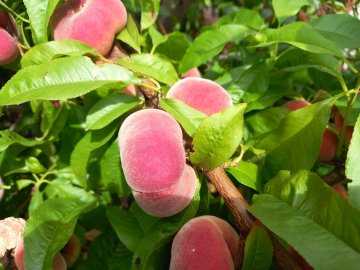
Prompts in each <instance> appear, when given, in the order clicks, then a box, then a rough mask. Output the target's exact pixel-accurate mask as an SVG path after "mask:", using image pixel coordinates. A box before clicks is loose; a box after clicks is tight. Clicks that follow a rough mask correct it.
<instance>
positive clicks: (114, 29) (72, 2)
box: [52, 0, 127, 55]
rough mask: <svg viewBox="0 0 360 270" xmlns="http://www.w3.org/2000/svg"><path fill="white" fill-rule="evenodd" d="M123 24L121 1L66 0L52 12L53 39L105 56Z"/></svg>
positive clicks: (123, 7)
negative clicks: (71, 41)
mask: <svg viewBox="0 0 360 270" xmlns="http://www.w3.org/2000/svg"><path fill="white" fill-rule="evenodd" d="M126 22H127V11H126V8H125V6H124V4H123V3H122V2H121V1H120V0H68V1H66V2H65V3H64V4H63V5H61V6H60V7H59V8H58V9H57V10H56V11H55V13H54V16H53V21H52V25H53V35H54V39H55V40H63V39H74V40H78V41H80V42H83V43H85V44H87V45H89V46H90V47H93V48H95V49H96V50H97V51H98V52H99V53H100V54H102V55H107V54H108V53H109V52H110V50H111V48H112V45H113V41H114V38H115V34H116V33H118V32H120V31H121V30H122V29H123V28H124V26H125V25H126Z"/></svg>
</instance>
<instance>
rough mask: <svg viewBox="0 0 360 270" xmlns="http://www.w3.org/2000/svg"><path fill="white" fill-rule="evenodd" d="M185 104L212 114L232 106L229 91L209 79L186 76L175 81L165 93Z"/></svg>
mask: <svg viewBox="0 0 360 270" xmlns="http://www.w3.org/2000/svg"><path fill="white" fill-rule="evenodd" d="M167 97H168V98H174V99H178V100H180V101H182V102H184V103H186V104H187V105H189V106H191V107H193V108H195V109H197V110H199V111H201V112H203V113H205V114H207V115H212V114H214V113H218V112H220V111H223V110H225V109H226V108H228V107H231V106H232V100H231V96H230V95H229V93H228V92H227V91H226V90H225V89H224V88H222V87H221V86H220V85H219V84H217V83H216V82H213V81H211V80H207V79H202V78H196V77H188V78H185V79H182V80H179V81H178V82H176V83H175V84H174V85H173V86H172V87H171V88H170V90H169V92H168V94H167Z"/></svg>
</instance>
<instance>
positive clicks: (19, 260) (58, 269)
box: [14, 239, 67, 270]
mask: <svg viewBox="0 0 360 270" xmlns="http://www.w3.org/2000/svg"><path fill="white" fill-rule="evenodd" d="M24 256H25V249H24V241H23V239H20V240H19V243H18V245H17V247H16V248H15V251H14V261H15V265H16V267H17V269H18V270H25V262H24V259H25V258H24ZM53 269H54V270H66V269H67V266H66V262H65V260H64V258H63V256H61V255H60V254H56V255H55V257H54V259H53Z"/></svg>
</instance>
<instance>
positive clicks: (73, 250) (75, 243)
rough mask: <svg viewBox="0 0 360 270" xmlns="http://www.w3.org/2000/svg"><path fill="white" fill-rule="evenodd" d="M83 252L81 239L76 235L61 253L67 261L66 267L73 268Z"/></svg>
mask: <svg viewBox="0 0 360 270" xmlns="http://www.w3.org/2000/svg"><path fill="white" fill-rule="evenodd" d="M80 252H81V243H80V240H79V238H78V237H77V236H76V235H75V234H74V235H72V236H71V238H70V240H69V241H68V243H67V244H66V246H65V247H64V248H63V250H62V251H61V254H62V256H63V257H64V259H65V261H66V265H68V266H69V267H71V266H72V265H73V264H74V263H75V262H76V261H77V259H78V258H79V256H80Z"/></svg>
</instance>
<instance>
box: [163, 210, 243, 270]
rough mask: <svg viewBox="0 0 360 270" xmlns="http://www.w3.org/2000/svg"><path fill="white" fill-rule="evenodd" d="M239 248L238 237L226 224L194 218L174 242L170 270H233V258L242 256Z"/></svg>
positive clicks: (205, 218)
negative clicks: (237, 255) (238, 255)
mask: <svg viewBox="0 0 360 270" xmlns="http://www.w3.org/2000/svg"><path fill="white" fill-rule="evenodd" d="M239 246H240V245H239V236H238V234H237V233H236V232H235V230H234V229H233V228H232V227H231V226H230V224H228V223H227V222H225V221H224V220H221V219H219V218H217V217H213V216H201V217H197V218H194V219H192V220H190V221H189V222H187V223H186V224H185V225H184V226H183V227H182V228H181V230H180V231H179V232H178V233H177V234H176V236H175V238H174V241H173V244H172V249H171V262H170V270H193V269H196V270H234V269H235V265H234V259H235V257H233V255H232V254H235V255H236V254H239Z"/></svg>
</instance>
